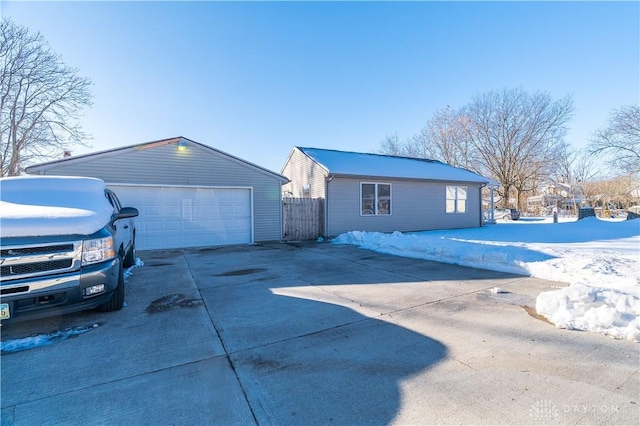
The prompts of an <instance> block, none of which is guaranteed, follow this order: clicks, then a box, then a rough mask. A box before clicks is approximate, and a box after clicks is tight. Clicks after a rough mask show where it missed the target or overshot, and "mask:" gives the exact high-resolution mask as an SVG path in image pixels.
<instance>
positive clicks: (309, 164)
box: [282, 148, 327, 198]
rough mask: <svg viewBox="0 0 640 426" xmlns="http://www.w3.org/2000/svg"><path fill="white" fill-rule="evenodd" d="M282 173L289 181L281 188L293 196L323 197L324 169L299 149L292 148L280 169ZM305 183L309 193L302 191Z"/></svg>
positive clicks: (325, 174)
mask: <svg viewBox="0 0 640 426" xmlns="http://www.w3.org/2000/svg"><path fill="white" fill-rule="evenodd" d="M282 175H283V176H285V177H287V178H289V180H290V182H289V183H287V184H285V185H283V186H282V190H283V191H285V192H286V191H290V192H291V194H292V196H293V197H295V198H304V197H305V196H307V197H309V198H324V197H325V178H326V176H327V172H326V170H325V169H323V168H322V167H320V165H318V163H316V162H315V161H313V160H311V159H310V158H309V157H307V156H306V155H305V154H304V153H303V152H301V151H300V150H299V149H297V148H294V149H293V151H292V152H291V155H290V156H289V160H288V161H287V163H286V164H285V166H284V168H283V169H282ZM305 185H309V195H305V194H304V193H303V191H302V188H303V187H304V186H305Z"/></svg>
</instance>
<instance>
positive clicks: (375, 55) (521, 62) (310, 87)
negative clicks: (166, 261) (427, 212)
mask: <svg viewBox="0 0 640 426" xmlns="http://www.w3.org/2000/svg"><path fill="white" fill-rule="evenodd" d="M0 6H1V14H2V16H5V17H10V18H11V19H13V20H14V21H15V22H16V23H18V24H20V25H23V26H25V27H27V28H29V30H31V31H33V32H36V31H39V32H40V33H41V34H42V35H43V36H44V38H45V39H46V40H47V41H48V42H49V45H50V46H51V48H52V49H53V51H55V52H56V53H58V54H60V55H61V56H62V58H63V60H64V61H65V62H66V63H67V64H68V65H71V66H74V67H77V68H78V69H79V73H80V75H82V76H85V77H89V78H90V79H91V80H92V81H93V83H94V86H93V93H94V105H93V106H92V107H91V108H90V109H87V110H86V111H85V114H84V116H83V118H82V121H81V124H82V125H83V127H84V129H85V131H87V132H88V133H90V134H91V135H92V136H93V140H92V141H91V147H90V148H84V147H76V148H74V149H73V153H74V154H83V153H87V152H91V151H97V150H104V149H109V148H115V147H119V146H125V145H131V144H136V143H141V142H148V141H153V140H157V139H164V138H169V137H174V136H185V137H187V138H190V139H192V140H195V141H197V142H201V143H204V144H207V145H210V146H212V147H215V148H217V149H220V150H222V151H225V152H228V153H230V154H233V155H235V156H238V157H241V158H243V159H246V160H248V161H251V162H253V163H256V164H258V165H260V166H263V167H266V168H268V169H271V170H274V171H276V172H279V171H280V169H281V167H282V166H283V164H284V162H285V160H286V158H287V156H288V154H289V152H290V151H291V149H292V147H293V146H296V145H298V146H307V147H317V148H331V149H340V150H351V151H363V152H375V151H377V150H378V148H379V143H380V140H382V139H383V138H384V137H385V135H387V134H392V133H398V135H399V136H400V137H401V138H403V139H404V138H406V137H409V136H411V135H413V134H415V133H417V132H418V131H419V130H420V128H421V127H422V126H423V125H424V123H425V121H426V120H427V119H428V118H430V117H431V116H432V114H433V113H434V112H435V111H436V110H437V109H439V108H443V107H445V106H446V105H450V106H451V107H453V108H458V107H461V106H463V105H465V104H467V103H468V102H470V101H471V99H472V97H473V96H474V95H477V94H480V93H484V92H487V91H491V90H499V89H502V88H514V87H522V88H524V89H525V90H529V91H538V90H539V91H545V92H548V93H550V94H551V95H552V96H553V97H554V98H561V97H563V96H565V95H567V94H570V95H572V96H573V99H574V104H575V115H574V118H573V119H572V121H571V130H570V132H569V134H568V135H567V141H568V142H569V143H571V144H572V145H573V146H574V147H583V146H584V145H585V143H586V141H587V139H588V137H589V136H590V134H591V133H592V132H593V131H594V130H595V129H597V128H598V127H600V126H602V125H604V124H605V123H606V120H607V118H608V115H609V112H610V111H611V109H613V108H616V107H619V106H621V105H626V104H631V103H637V102H639V101H640V83H639V81H640V61H639V56H640V53H639V52H640V4H639V3H638V2H619V3H615V2H353V3H342V2H341V3H337V2H326V3H311V2H257V3H248V2H240V3H237V2H233V3H230V2H188V3H185V2H7V1H1V2H0Z"/></svg>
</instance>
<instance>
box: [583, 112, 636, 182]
mask: <svg viewBox="0 0 640 426" xmlns="http://www.w3.org/2000/svg"><path fill="white" fill-rule="evenodd" d="M589 151H590V152H591V153H592V154H594V155H598V154H605V155H608V156H609V158H610V160H609V163H610V165H611V166H612V167H613V168H616V169H618V170H619V171H622V173H623V174H634V173H640V105H628V106H623V107H620V108H618V109H615V110H613V111H612V112H611V114H610V116H609V122H608V123H607V125H606V126H605V127H603V128H601V129H599V130H597V131H596V132H595V134H594V135H593V137H592V138H591V142H590V145H589Z"/></svg>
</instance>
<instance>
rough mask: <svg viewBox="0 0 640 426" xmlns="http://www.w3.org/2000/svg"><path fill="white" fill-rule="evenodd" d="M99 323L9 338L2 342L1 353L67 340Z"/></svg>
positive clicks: (0, 343)
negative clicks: (19, 337) (20, 337)
mask: <svg viewBox="0 0 640 426" xmlns="http://www.w3.org/2000/svg"><path fill="white" fill-rule="evenodd" d="M98 327H99V325H98V324H93V325H89V326H86V325H82V326H78V327H72V328H66V329H64V330H57V331H54V332H52V333H47V334H38V335H35V336H30V337H24V338H22V339H14V340H7V341H6V342H0V353H3V354H7V353H13V352H21V351H26V350H29V349H34V348H39V347H41V346H48V345H51V344H53V343H57V342H62V341H65V340H67V339H69V338H71V337H75V336H78V335H80V334H84V333H86V332H87V331H91V330H93V329H95V328H98Z"/></svg>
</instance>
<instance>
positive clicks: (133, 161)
mask: <svg viewBox="0 0 640 426" xmlns="http://www.w3.org/2000/svg"><path fill="white" fill-rule="evenodd" d="M26 172H27V173H29V174H39V175H66V176H90V177H97V178H100V179H102V180H104V181H105V182H106V183H107V186H108V187H109V188H111V189H113V190H114V191H115V192H116V194H117V195H118V197H119V198H120V201H121V203H122V204H123V205H125V206H132V207H136V208H137V209H138V210H139V211H140V215H139V216H138V218H137V220H136V232H137V235H136V247H137V249H139V250H145V249H168V248H186V247H203V246H217V245H230V244H252V243H254V242H258V241H269V240H281V238H282V202H281V190H282V188H281V185H282V184H284V183H285V182H287V179H286V178H285V177H284V176H281V175H279V174H277V173H275V172H272V171H269V170H267V169H264V168H262V167H260V166H257V165H255V164H252V163H250V162H248V161H245V160H242V159H240V158H237V157H234V156H233V155H230V154H227V153H224V152H222V151H219V150H217V149H215V148H211V147H209V146H207V145H203V144H200V143H198V142H194V141H192V140H189V139H187V138H184V137H176V138H171V139H163V140H158V141H154V142H147V143H142V144H138V145H131V146H126V147H122V148H116V149H111V150H107V151H102V152H96V153H92V154H86V155H78V156H65V157H64V158H62V159H60V160H56V161H51V162H48V163H43V164H38V165H34V166H30V167H27V169H26Z"/></svg>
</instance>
